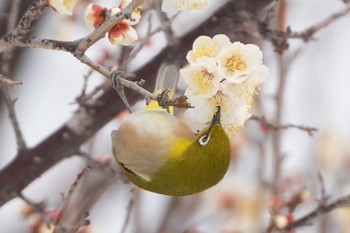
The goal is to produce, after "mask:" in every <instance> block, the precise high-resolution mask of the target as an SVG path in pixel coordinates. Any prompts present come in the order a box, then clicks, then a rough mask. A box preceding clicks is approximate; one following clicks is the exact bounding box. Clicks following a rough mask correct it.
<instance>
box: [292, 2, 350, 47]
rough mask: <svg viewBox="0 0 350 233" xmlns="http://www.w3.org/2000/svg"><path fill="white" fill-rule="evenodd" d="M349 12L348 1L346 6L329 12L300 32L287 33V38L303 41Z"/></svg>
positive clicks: (349, 5) (349, 4)
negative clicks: (334, 11) (328, 14)
mask: <svg viewBox="0 0 350 233" xmlns="http://www.w3.org/2000/svg"><path fill="white" fill-rule="evenodd" d="M349 12H350V3H348V4H346V7H345V8H344V9H342V10H340V11H339V12H336V13H334V14H331V15H330V16H328V17H327V18H325V19H323V20H322V21H320V22H318V23H317V24H315V25H313V26H311V27H309V28H307V29H305V30H303V31H302V32H292V33H291V34H290V35H289V38H302V39H303V40H304V41H305V42H307V41H309V40H310V39H312V37H313V35H314V34H315V33H316V32H318V31H320V30H321V29H324V28H325V27H327V26H328V25H330V24H331V23H333V22H334V21H336V20H338V19H340V18H342V17H343V16H345V15H347V14H348V13H349Z"/></svg>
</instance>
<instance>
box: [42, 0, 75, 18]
mask: <svg viewBox="0 0 350 233" xmlns="http://www.w3.org/2000/svg"><path fill="white" fill-rule="evenodd" d="M77 1H78V0H49V1H48V4H49V6H51V7H53V8H54V9H55V10H56V11H57V12H58V13H60V14H62V15H71V14H72V13H73V8H74V6H75V4H76V3H77Z"/></svg>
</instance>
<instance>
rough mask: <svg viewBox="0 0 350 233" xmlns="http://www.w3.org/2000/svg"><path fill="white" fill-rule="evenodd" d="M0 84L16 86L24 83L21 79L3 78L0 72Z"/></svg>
mask: <svg viewBox="0 0 350 233" xmlns="http://www.w3.org/2000/svg"><path fill="white" fill-rule="evenodd" d="M0 84H1V85H6V86H10V87H18V86H22V85H23V84H24V83H23V82H22V81H14V80H11V79H8V78H5V77H4V76H2V75H1V74H0Z"/></svg>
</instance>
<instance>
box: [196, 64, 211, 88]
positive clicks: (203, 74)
mask: <svg viewBox="0 0 350 233" xmlns="http://www.w3.org/2000/svg"><path fill="white" fill-rule="evenodd" d="M213 79H214V75H213V74H212V73H209V72H208V71H207V70H204V69H202V70H201V71H200V72H199V73H198V75H197V80H198V85H199V87H200V88H202V89H207V88H208V87H210V86H211V85H212V84H213V83H212V81H213Z"/></svg>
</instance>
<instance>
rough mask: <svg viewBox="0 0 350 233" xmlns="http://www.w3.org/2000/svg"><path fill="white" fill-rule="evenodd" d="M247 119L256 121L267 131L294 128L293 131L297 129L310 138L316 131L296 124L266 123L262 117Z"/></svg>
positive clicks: (313, 128)
mask: <svg viewBox="0 0 350 233" xmlns="http://www.w3.org/2000/svg"><path fill="white" fill-rule="evenodd" d="M249 119H250V120H254V121H258V122H260V123H261V124H263V125H264V126H266V127H267V129H269V130H275V131H277V130H285V129H289V128H294V129H299V130H301V131H305V132H306V133H308V134H309V135H310V136H313V135H314V133H315V132H316V131H317V130H318V129H317V128H315V127H310V126H305V125H297V124H293V123H288V124H277V123H272V122H269V121H267V120H266V118H265V117H263V116H251V117H250V118H249Z"/></svg>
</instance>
